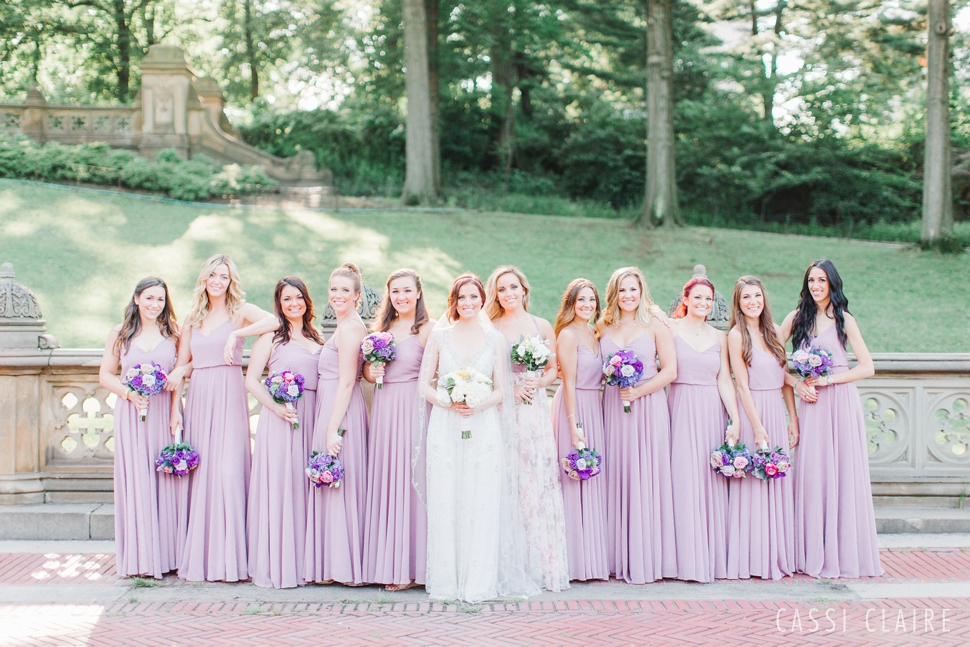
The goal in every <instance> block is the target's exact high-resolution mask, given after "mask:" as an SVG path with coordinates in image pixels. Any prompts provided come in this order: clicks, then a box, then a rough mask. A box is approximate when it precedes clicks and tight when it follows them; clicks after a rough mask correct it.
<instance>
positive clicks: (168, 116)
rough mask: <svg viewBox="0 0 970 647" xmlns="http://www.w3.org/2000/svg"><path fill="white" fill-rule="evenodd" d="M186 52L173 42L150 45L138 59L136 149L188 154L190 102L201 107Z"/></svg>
mask: <svg viewBox="0 0 970 647" xmlns="http://www.w3.org/2000/svg"><path fill="white" fill-rule="evenodd" d="M193 79H194V75H193V74H192V72H191V71H190V70H189V64H188V61H186V59H185V53H184V52H183V51H182V50H181V49H180V48H178V47H174V46H172V45H152V46H151V47H149V48H148V54H147V55H146V56H145V58H143V59H142V61H141V105H142V131H141V144H140V145H139V148H138V151H139V152H140V153H141V154H142V155H144V156H145V157H153V156H154V155H155V153H157V152H158V151H160V150H162V149H165V148H174V149H175V150H177V151H178V152H179V154H180V155H181V156H182V157H184V158H187V157H188V156H189V134H190V133H189V118H188V112H189V110H188V108H189V104H190V102H191V103H192V104H193V105H194V107H201V104H199V99H198V96H197V95H196V93H195V90H194V89H193V88H192V80H193Z"/></svg>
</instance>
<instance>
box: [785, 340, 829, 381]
mask: <svg viewBox="0 0 970 647" xmlns="http://www.w3.org/2000/svg"><path fill="white" fill-rule="evenodd" d="M791 360H792V364H794V366H795V370H796V371H798V372H799V374H801V376H802V377H804V378H806V379H808V378H810V377H815V378H819V377H822V376H825V375H828V374H829V371H830V370H832V353H830V352H828V351H827V350H825V349H824V348H820V347H818V346H812V347H811V348H808V349H805V348H799V349H798V350H796V351H795V352H794V353H792V356H791Z"/></svg>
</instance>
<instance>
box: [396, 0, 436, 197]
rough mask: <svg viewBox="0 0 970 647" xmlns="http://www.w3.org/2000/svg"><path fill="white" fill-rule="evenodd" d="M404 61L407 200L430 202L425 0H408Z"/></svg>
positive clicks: (405, 4)
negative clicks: (406, 109) (406, 104)
mask: <svg viewBox="0 0 970 647" xmlns="http://www.w3.org/2000/svg"><path fill="white" fill-rule="evenodd" d="M402 9H403V13H404V65H405V67H406V68H407V70H406V74H405V79H404V82H405V90H406V92H407V98H408V113H407V120H406V122H405V126H406V129H407V132H406V136H407V138H406V142H405V152H406V169H405V176H404V194H403V195H402V196H401V200H402V202H404V204H418V203H420V204H430V203H432V202H434V201H435V200H436V199H437V197H438V194H437V191H436V190H435V171H434V159H435V156H434V152H433V146H432V139H433V133H432V123H431V87H430V82H429V81H430V79H429V70H428V25H427V20H426V16H425V10H424V0H404V1H403V5H402Z"/></svg>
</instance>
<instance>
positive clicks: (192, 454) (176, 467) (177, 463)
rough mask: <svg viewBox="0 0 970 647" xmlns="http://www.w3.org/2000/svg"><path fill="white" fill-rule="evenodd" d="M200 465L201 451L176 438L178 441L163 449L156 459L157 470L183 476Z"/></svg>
mask: <svg viewBox="0 0 970 647" xmlns="http://www.w3.org/2000/svg"><path fill="white" fill-rule="evenodd" d="M198 466H199V453H198V452H197V451H195V449H193V448H192V445H190V444H189V443H184V442H182V441H181V439H179V438H176V442H174V443H172V444H171V445H169V446H168V447H166V448H165V449H163V450H162V453H161V454H159V456H158V458H156V459H155V471H157V472H164V473H166V474H174V475H175V476H177V477H179V478H182V477H183V476H185V475H186V474H188V473H189V472H191V471H192V470H194V469H195V468H196V467H198Z"/></svg>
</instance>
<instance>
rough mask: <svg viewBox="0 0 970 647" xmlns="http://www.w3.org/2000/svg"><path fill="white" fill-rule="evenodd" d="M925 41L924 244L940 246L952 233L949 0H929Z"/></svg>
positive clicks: (925, 245)
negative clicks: (927, 28) (926, 37)
mask: <svg viewBox="0 0 970 647" xmlns="http://www.w3.org/2000/svg"><path fill="white" fill-rule="evenodd" d="M928 9H929V16H928V17H929V20H928V23H929V42H928V43H927V53H926V59H927V92H926V158H925V162H924V164H923V231H922V236H921V238H922V244H923V246H924V247H937V248H938V247H940V244H941V243H945V242H946V239H949V238H952V236H953V181H952V176H951V168H950V157H951V151H950V78H949V72H950V69H949V68H950V64H949V38H950V3H949V1H948V0H929V7H928Z"/></svg>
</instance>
